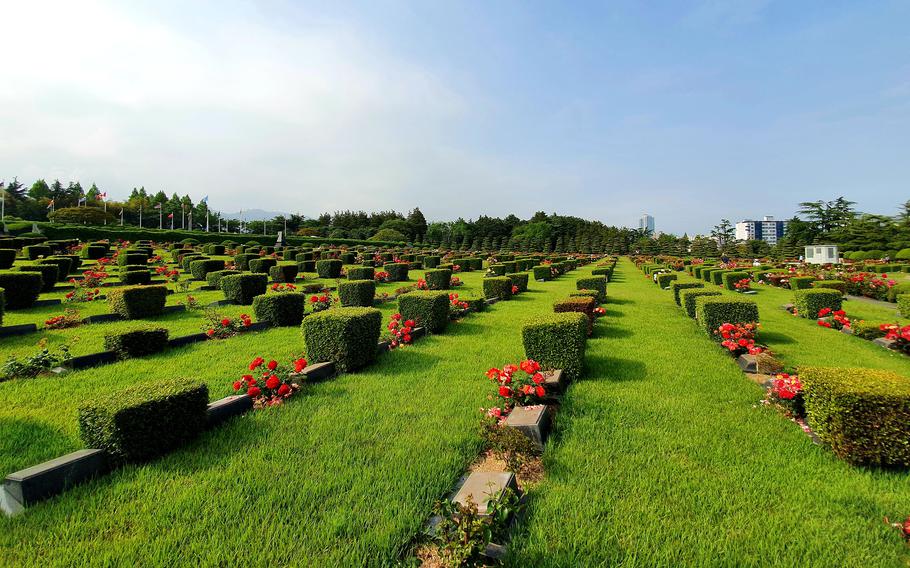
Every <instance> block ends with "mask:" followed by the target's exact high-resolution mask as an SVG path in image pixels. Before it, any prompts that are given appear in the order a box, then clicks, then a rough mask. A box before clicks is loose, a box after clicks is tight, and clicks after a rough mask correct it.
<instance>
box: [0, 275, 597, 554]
mask: <svg viewBox="0 0 910 568" xmlns="http://www.w3.org/2000/svg"><path fill="white" fill-rule="evenodd" d="M588 273H589V269H580V270H578V271H576V272H575V273H573V274H570V275H567V276H564V277H563V278H561V279H559V280H557V281H554V282H548V283H545V284H541V283H535V282H532V283H531V290H529V291H528V292H527V293H525V294H522V295H520V296H518V297H516V298H515V299H513V300H511V301H508V302H502V303H499V304H497V305H495V306H492V307H491V308H490V309H489V310H488V311H487V312H485V313H482V314H475V315H471V316H470V317H468V318H467V319H465V320H464V321H463V322H461V323H457V324H453V325H452V326H451V327H450V330H448V331H447V332H446V333H445V334H444V335H441V336H432V337H429V338H426V339H423V340H421V341H420V342H419V343H418V344H416V345H415V346H413V347H410V348H406V349H403V350H400V351H398V352H395V353H390V354H387V355H385V356H383V357H382V359H381V360H380V361H379V362H378V363H377V364H375V365H373V366H372V367H370V368H368V369H366V370H364V371H363V372H360V373H356V374H348V375H343V376H340V377H338V378H337V379H334V380H332V381H327V382H324V383H320V384H316V385H313V386H312V387H310V388H307V389H305V391H304V392H303V393H301V394H300V395H298V396H297V397H296V398H295V399H294V400H292V401H290V402H289V403H288V404H286V405H284V406H282V407H278V408H273V409H269V410H266V411H261V412H253V413H250V414H247V415H245V416H242V417H239V418H237V419H234V420H232V421H231V422H229V423H227V424H226V425H224V426H223V427H220V428H218V429H215V430H213V431H210V432H207V433H206V434H204V435H203V436H202V437H201V438H200V439H199V440H197V441H196V442H194V443H193V444H191V445H190V446H188V447H187V448H185V449H183V450H180V451H177V452H174V453H173V454H170V455H168V456H166V457H165V458H163V459H160V460H157V461H154V462H151V463H148V464H144V465H139V466H131V467H126V468H123V469H121V470H119V471H117V472H115V473H113V474H112V475H110V476H107V477H105V478H102V479H99V480H96V481H94V482H92V483H89V484H86V485H84V486H81V487H78V488H75V489H74V490H72V491H70V492H68V493H67V494H65V495H62V496H60V497H58V498H55V499H53V500H51V501H48V502H46V503H43V504H40V505H37V506H35V507H34V508H33V509H31V510H29V511H28V512H27V513H26V514H24V515H22V516H20V517H17V518H13V519H9V518H0V535H2V536H0V558H3V562H2V563H3V565H4V566H14V565H41V566H57V565H139V566H157V565H161V566H172V565H174V564H173V563H174V559H179V563H180V564H184V565H205V566H211V565H262V566H274V565H298V566H355V565H356V566H359V565H369V566H388V565H389V564H392V563H393V562H394V561H395V559H396V558H397V556H398V554H399V552H400V551H401V550H402V548H403V547H404V546H405V545H406V544H407V543H408V542H409V541H410V539H411V538H412V537H413V536H414V535H415V534H417V533H418V532H419V531H420V530H421V528H422V524H423V522H424V521H425V520H426V518H427V517H428V516H429V513H430V510H431V507H432V503H433V501H434V500H435V499H436V498H438V497H440V496H442V495H443V494H445V493H446V492H447V491H448V490H450V489H451V487H452V485H453V483H454V481H455V480H456V479H457V478H458V476H459V475H460V474H461V473H462V472H463V471H464V468H465V467H467V465H468V464H469V463H470V462H471V461H472V460H473V459H474V458H475V457H476V455H477V452H478V450H479V446H480V437H479V433H478V429H477V424H478V418H479V408H480V407H481V406H482V405H484V404H486V403H487V400H486V397H487V394H488V393H489V392H490V389H491V386H490V383H489V382H488V381H487V380H486V378H485V377H484V372H485V371H486V369H488V368H489V367H491V366H499V365H502V364H504V363H507V362H510V361H513V362H517V361H518V360H519V359H520V357H521V356H522V355H523V349H522V346H521V339H520V325H521V322H522V321H523V320H524V319H526V318H527V317H530V316H532V315H534V314H536V313H542V312H548V311H550V310H551V303H552V301H553V300H555V299H556V298H558V297H561V296H564V295H566V294H567V293H568V292H569V291H570V290H574V288H575V284H574V283H575V278H576V277H578V276H581V275H585V274H588ZM463 278H464V280H465V281H466V286H465V287H464V289H463V290H464V292H469V291H471V290H472V289H473V291H475V292H477V291H478V290H479V287H480V279H481V274H480V273H473V274H465V275H464V276H463ZM461 292H462V290H461V289H460V290H459V293H461ZM394 305H395V304H394V303H392V304H387V305H386V306H384V308H383V310H384V311H387V310H392V309H393V307H394ZM301 349H302V340H301V339H300V332H299V330H298V329H296V328H289V329H275V330H270V331H266V332H260V333H255V334H251V335H250V336H244V337H241V338H235V339H232V340H228V341H223V342H207V343H204V344H199V345H196V346H192V347H188V348H184V349H182V350H179V351H177V352H172V353H168V354H163V355H161V356H156V357H150V358H147V359H141V360H132V361H126V362H122V363H117V364H113V365H109V366H105V367H100V368H98V369H93V370H91V371H85V372H79V373H73V374H72V375H69V376H68V377H66V378H50V377H49V378H40V379H36V380H34V381H25V382H9V383H3V384H0V434H2V436H0V444H2V450H3V451H2V452H0V454H2V455H3V458H2V459H0V464H2V466H3V468H4V470H3V471H4V472H8V471H10V470H12V469H15V468H16V467H22V466H24V465H31V464H33V463H36V462H37V461H40V459H47V458H49V457H54V456H55V455H59V454H60V453H62V451H69V450H70V449H72V448H73V447H74V446H75V447H78V446H79V443H78V437H77V435H76V428H75V418H76V417H75V409H76V408H77V407H78V404H79V402H80V401H81V400H84V399H86V398H90V397H91V396H92V393H93V392H95V391H97V390H106V389H110V388H119V387H121V386H124V385H127V384H132V383H136V382H141V381H147V380H153V379H155V378H158V377H167V376H174V375H185V376H191V377H198V378H200V379H202V380H204V381H205V382H207V383H208V384H209V386H210V388H211V392H212V398H217V397H219V396H222V395H224V394H227V393H228V391H229V382H230V381H231V380H233V378H235V377H236V376H237V375H239V374H240V373H241V371H242V369H243V367H244V366H245V365H246V364H247V363H248V362H249V361H250V360H251V359H252V358H253V357H254V356H256V355H264V356H266V357H275V358H278V357H289V356H291V355H292V354H295V353H299V351H300V350H301ZM23 456H25V457H23ZM39 458H40V459H39ZM20 462H24V463H20Z"/></svg>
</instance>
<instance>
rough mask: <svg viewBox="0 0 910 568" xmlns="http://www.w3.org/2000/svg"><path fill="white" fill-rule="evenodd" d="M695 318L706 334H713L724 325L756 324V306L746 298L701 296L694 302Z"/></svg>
mask: <svg viewBox="0 0 910 568" xmlns="http://www.w3.org/2000/svg"><path fill="white" fill-rule="evenodd" d="M695 317H696V319H698V323H699V324H701V326H702V328H704V330H705V331H706V332H707V333H708V334H713V333H714V331H715V330H716V329H717V328H718V327H720V326H721V324H724V323H733V324H737V323H753V322H758V304H756V303H755V301H753V300H751V299H748V298H734V297H730V296H712V297H705V296H702V297H701V298H698V299H696V300H695Z"/></svg>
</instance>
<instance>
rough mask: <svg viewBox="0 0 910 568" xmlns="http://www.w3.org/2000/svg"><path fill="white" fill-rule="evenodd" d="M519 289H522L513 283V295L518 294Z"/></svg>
mask: <svg viewBox="0 0 910 568" xmlns="http://www.w3.org/2000/svg"><path fill="white" fill-rule="evenodd" d="M519 291H520V290H519V288H518V286H516V285H514V284H513V285H512V295H513V296H515V295H517V294H518V292H519Z"/></svg>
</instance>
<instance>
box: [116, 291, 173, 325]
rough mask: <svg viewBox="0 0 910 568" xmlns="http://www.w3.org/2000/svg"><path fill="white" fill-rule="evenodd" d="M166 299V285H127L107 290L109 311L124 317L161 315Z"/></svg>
mask: <svg viewBox="0 0 910 568" xmlns="http://www.w3.org/2000/svg"><path fill="white" fill-rule="evenodd" d="M166 301H167V286H164V285H160V286H127V287H124V288H112V289H110V290H108V291H107V303H108V305H109V306H110V307H111V312H112V313H115V314H120V316H122V317H123V318H126V319H142V318H148V317H153V316H157V315H161V313H162V312H164V304H165V302H166Z"/></svg>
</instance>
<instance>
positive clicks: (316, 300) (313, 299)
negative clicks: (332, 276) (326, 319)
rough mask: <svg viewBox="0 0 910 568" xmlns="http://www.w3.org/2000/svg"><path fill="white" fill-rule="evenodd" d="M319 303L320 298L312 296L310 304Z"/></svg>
mask: <svg viewBox="0 0 910 568" xmlns="http://www.w3.org/2000/svg"><path fill="white" fill-rule="evenodd" d="M318 301H319V296H310V303H311V304H315V303H316V302H318Z"/></svg>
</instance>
